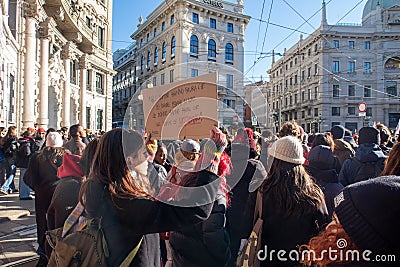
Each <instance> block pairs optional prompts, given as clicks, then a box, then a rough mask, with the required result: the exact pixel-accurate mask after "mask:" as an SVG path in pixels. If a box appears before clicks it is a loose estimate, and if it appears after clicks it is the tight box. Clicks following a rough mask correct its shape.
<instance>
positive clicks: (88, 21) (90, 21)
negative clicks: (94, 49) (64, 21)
mask: <svg viewBox="0 0 400 267" xmlns="http://www.w3.org/2000/svg"><path fill="white" fill-rule="evenodd" d="M91 25H92V20H91V19H90V18H89V17H86V26H88V27H89V28H90V26H91Z"/></svg>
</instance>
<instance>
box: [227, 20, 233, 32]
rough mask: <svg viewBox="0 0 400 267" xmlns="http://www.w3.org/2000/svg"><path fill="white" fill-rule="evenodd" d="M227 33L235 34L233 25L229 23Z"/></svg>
mask: <svg viewBox="0 0 400 267" xmlns="http://www.w3.org/2000/svg"><path fill="white" fill-rule="evenodd" d="M227 31H228V32H232V33H233V23H230V22H228V24H227Z"/></svg>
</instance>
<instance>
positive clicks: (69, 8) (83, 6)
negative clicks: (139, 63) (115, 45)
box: [2, 0, 113, 130]
mask: <svg viewBox="0 0 400 267" xmlns="http://www.w3.org/2000/svg"><path fill="white" fill-rule="evenodd" d="M2 2H3V1H2ZM5 2H8V1H5ZM9 3H10V7H11V6H12V7H13V9H10V10H9V12H10V14H13V12H15V14H16V15H15V21H14V22H12V23H13V25H15V27H14V30H15V32H16V33H15V35H14V40H13V41H15V42H16V43H17V44H18V48H19V49H18V60H17V61H15V62H18V66H17V70H18V72H19V73H18V74H17V79H16V88H15V91H16V107H17V108H16V120H15V121H14V124H16V125H17V126H18V128H19V129H26V128H27V127H32V126H33V125H34V124H35V123H37V124H38V127H44V128H49V127H53V128H56V129H58V128H60V127H61V126H67V127H68V126H70V125H72V124H75V123H80V124H81V125H82V126H83V127H85V128H89V129H93V130H95V129H102V130H107V129H110V128H111V112H112V111H111V105H112V103H111V102H112V91H111V89H112V79H111V77H112V75H113V63H112V52H111V41H110V40H111V30H112V23H111V22H112V8H111V7H112V0H97V1H89V0H82V1H79V3H78V1H74V0H73V1H67V0H46V1H43V0H25V1H14V2H11V1H10V2H9ZM9 24H10V23H9ZM9 120H10V116H9Z"/></svg>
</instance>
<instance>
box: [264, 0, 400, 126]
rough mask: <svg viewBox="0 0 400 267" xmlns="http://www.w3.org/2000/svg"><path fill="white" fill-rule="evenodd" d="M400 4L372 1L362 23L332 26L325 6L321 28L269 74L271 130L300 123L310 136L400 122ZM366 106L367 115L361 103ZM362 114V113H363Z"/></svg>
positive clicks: (285, 52) (288, 51)
mask: <svg viewBox="0 0 400 267" xmlns="http://www.w3.org/2000/svg"><path fill="white" fill-rule="evenodd" d="M399 15H400V1H398V0H396V1H377V0H369V1H368V2H367V3H366V5H365V7H364V12H363V16H362V24H337V25H329V24H328V23H327V18H326V6H325V3H323V8H322V21H321V25H320V27H319V28H318V29H317V30H316V31H315V32H313V33H312V34H311V35H310V36H308V37H307V38H305V39H303V37H302V36H301V37H300V40H299V41H298V42H297V43H296V44H295V45H293V46H292V47H291V48H289V49H287V50H286V49H285V51H284V52H283V55H282V57H281V58H280V59H279V60H277V61H275V60H273V62H272V66H271V68H270V69H269V70H268V73H269V75H270V83H269V88H268V91H267V99H268V100H267V104H268V113H269V114H268V123H267V124H268V127H271V128H274V129H278V128H279V127H280V125H281V124H282V123H283V122H285V121H288V120H293V119H294V120H296V121H297V122H298V123H299V124H300V125H301V126H302V127H303V128H304V129H305V130H306V131H307V132H322V131H327V130H329V129H330V128H331V127H332V126H333V125H336V124H341V125H344V126H345V127H347V128H349V129H350V130H353V131H356V130H358V129H360V128H361V127H362V126H364V125H368V124H373V123H374V122H381V123H384V124H386V125H388V126H389V127H390V128H391V129H394V128H395V127H396V125H397V122H398V120H399V118H400V102H399V96H400V95H399V89H400V88H399V84H400V80H399V79H400V54H399V51H400V40H399V36H400V20H399V19H398V18H399ZM361 102H365V103H366V105H367V109H366V112H365V113H362V112H359V110H358V105H359V103H361ZM360 113H361V114H360Z"/></svg>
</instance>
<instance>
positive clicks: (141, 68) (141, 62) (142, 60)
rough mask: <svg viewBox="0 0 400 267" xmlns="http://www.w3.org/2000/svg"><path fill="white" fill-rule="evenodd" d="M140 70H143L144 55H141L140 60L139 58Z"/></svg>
mask: <svg viewBox="0 0 400 267" xmlns="http://www.w3.org/2000/svg"><path fill="white" fill-rule="evenodd" d="M140 70H141V71H143V70H144V56H142V58H141V60H140Z"/></svg>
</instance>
